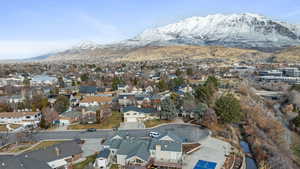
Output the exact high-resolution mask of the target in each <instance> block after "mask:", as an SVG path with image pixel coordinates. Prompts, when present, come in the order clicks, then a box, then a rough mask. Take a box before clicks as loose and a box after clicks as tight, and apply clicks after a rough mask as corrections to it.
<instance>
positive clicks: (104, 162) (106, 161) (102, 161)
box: [93, 148, 111, 169]
mask: <svg viewBox="0 0 300 169" xmlns="http://www.w3.org/2000/svg"><path fill="white" fill-rule="evenodd" d="M110 163H111V152H110V150H109V149H108V148H104V149H103V150H102V151H101V152H100V153H99V154H98V155H97V156H96V160H95V162H94V164H93V167H94V168H95V169H107V168H109V165H110Z"/></svg>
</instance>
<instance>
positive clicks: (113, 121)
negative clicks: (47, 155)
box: [68, 111, 122, 130]
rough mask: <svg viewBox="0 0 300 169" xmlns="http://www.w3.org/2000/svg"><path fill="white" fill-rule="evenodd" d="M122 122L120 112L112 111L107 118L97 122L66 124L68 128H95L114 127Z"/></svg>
mask: <svg viewBox="0 0 300 169" xmlns="http://www.w3.org/2000/svg"><path fill="white" fill-rule="evenodd" d="M121 122H122V114H121V113H120V112H116V111H114V112H112V115H111V116H110V117H108V118H107V119H105V120H103V121H102V122H101V123H99V124H74V125H70V126H68V129H69V130H82V129H88V128H96V129H112V128H116V127H118V126H119V125H120V123H121Z"/></svg>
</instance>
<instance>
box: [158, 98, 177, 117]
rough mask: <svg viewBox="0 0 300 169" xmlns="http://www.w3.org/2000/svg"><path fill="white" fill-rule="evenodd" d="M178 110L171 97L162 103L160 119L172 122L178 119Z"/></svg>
mask: <svg viewBox="0 0 300 169" xmlns="http://www.w3.org/2000/svg"><path fill="white" fill-rule="evenodd" d="M177 113H178V110H177V108H176V106H175V104H174V102H173V101H172V100H171V98H170V97H168V98H166V99H164V100H163V101H162V102H161V111H160V119H161V118H162V117H164V118H165V119H166V120H171V119H173V118H174V117H176V115H177Z"/></svg>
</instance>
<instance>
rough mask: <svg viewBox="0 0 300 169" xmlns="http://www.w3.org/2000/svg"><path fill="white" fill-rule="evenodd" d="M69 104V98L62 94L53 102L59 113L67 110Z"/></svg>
mask: <svg viewBox="0 0 300 169" xmlns="http://www.w3.org/2000/svg"><path fill="white" fill-rule="evenodd" d="M69 106H70V101H69V98H68V97H66V96H63V95H61V96H58V97H57V99H56V101H55V103H54V109H55V110H56V111H57V112H59V113H63V112H65V111H66V110H68V108H69Z"/></svg>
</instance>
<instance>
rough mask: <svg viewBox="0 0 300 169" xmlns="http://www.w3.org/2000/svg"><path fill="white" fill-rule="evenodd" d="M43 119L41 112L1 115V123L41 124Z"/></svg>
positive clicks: (6, 113)
mask: <svg viewBox="0 0 300 169" xmlns="http://www.w3.org/2000/svg"><path fill="white" fill-rule="evenodd" d="M41 117H42V114H41V112H4V113H0V123H4V124H37V123H39V122H40V120H41Z"/></svg>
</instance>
